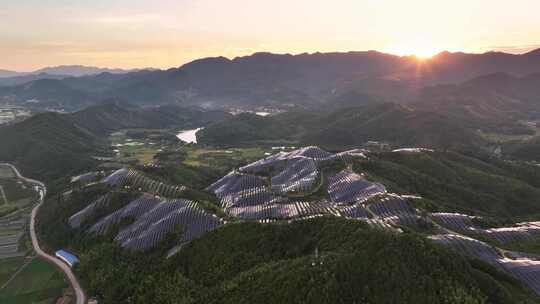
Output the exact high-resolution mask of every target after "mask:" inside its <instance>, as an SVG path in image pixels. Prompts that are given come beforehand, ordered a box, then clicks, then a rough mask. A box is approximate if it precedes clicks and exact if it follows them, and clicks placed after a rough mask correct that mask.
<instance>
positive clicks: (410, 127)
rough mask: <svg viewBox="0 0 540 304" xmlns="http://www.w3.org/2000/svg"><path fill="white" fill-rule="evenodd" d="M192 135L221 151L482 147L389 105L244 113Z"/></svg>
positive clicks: (463, 133) (416, 112)
mask: <svg viewBox="0 0 540 304" xmlns="http://www.w3.org/2000/svg"><path fill="white" fill-rule="evenodd" d="M197 136H198V138H199V140H200V142H201V143H206V144H217V145H223V146H233V145H246V144H248V145H249V144H260V143H265V142H266V143H272V142H273V141H276V142H279V141H280V140H283V139H285V140H288V141H291V142H295V143H300V144H303V145H317V146H321V147H324V148H328V149H334V150H340V149H345V148H353V147H358V146H360V145H362V144H364V143H366V142H367V141H381V142H389V143H392V144H394V145H396V146H422V147H432V148H437V149H457V150H468V149H475V148H481V147H483V146H485V145H486V142H485V141H484V140H483V139H482V138H480V137H479V136H478V135H476V134H475V133H474V132H473V131H472V130H470V129H467V128H465V127H463V126H462V125H461V124H460V122H459V121H456V120H452V119H450V118H449V117H446V116H444V115H441V114H438V113H435V112H428V111H423V110H420V109H415V108H413V107H407V106H403V105H397V104H391V103H385V104H375V105H370V106H364V107H354V108H342V109H337V110H334V111H332V112H330V113H327V112H326V111H325V110H321V111H303V110H300V111H295V112H289V113H284V114H280V115H276V116H270V117H259V116H256V115H252V114H243V115H238V116H235V117H233V118H231V119H228V120H225V121H221V122H217V123H214V124H211V125H210V126H208V127H207V128H206V129H204V130H202V131H200V132H199V133H198V134H197Z"/></svg>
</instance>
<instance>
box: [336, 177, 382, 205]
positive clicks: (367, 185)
mask: <svg viewBox="0 0 540 304" xmlns="http://www.w3.org/2000/svg"><path fill="white" fill-rule="evenodd" d="M385 192H386V188H385V187H384V186H383V185H381V184H378V183H372V182H370V181H368V180H366V179H365V178H364V177H363V176H361V175H359V174H357V173H355V172H353V171H351V170H343V171H341V172H339V173H338V174H336V175H334V176H332V177H331V178H330V179H329V184H328V194H329V195H330V198H331V199H332V201H334V202H336V203H338V204H350V203H354V202H358V201H366V200H367V199H369V198H370V197H373V196H374V195H377V194H382V193H385Z"/></svg>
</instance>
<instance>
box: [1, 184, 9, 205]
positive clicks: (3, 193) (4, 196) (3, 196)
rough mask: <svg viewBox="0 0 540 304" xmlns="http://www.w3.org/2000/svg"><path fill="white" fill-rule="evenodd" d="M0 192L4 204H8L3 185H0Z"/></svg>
mask: <svg viewBox="0 0 540 304" xmlns="http://www.w3.org/2000/svg"><path fill="white" fill-rule="evenodd" d="M0 192H2V198H4V204H6V205H7V204H8V200H7V197H6V193H5V192H4V187H2V186H0Z"/></svg>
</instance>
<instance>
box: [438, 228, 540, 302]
mask: <svg viewBox="0 0 540 304" xmlns="http://www.w3.org/2000/svg"><path fill="white" fill-rule="evenodd" d="M429 238H430V239H432V240H435V241H436V242H438V243H441V244H444V245H447V246H451V247H453V248H455V249H456V250H457V251H458V252H461V253H465V254H467V255H470V256H473V257H476V258H478V259H481V260H483V261H485V262H487V263H490V264H492V265H494V266H496V267H498V268H500V269H502V270H505V271H507V272H508V273H509V274H510V275H512V276H514V277H515V278H516V279H518V280H520V281H522V282H523V283H525V284H526V285H527V286H529V287H530V288H531V289H532V290H533V291H534V292H535V293H536V294H537V295H539V296H540V261H539V260H538V257H527V256H524V255H522V254H519V253H516V252H508V251H505V252H504V253H502V252H501V251H499V250H498V249H497V248H495V247H493V246H490V245H488V244H486V243H484V242H481V241H478V240H475V239H473V238H469V237H466V236H463V235H457V234H440V235H434V236H430V237H429Z"/></svg>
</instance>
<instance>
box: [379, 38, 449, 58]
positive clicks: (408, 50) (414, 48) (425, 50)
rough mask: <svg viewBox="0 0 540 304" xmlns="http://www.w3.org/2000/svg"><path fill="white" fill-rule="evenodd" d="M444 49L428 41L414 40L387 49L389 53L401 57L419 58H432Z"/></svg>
mask: <svg viewBox="0 0 540 304" xmlns="http://www.w3.org/2000/svg"><path fill="white" fill-rule="evenodd" d="M444 50H445V49H444V48H442V47H438V46H436V45H434V44H430V43H429V42H428V41H421V40H416V41H415V40H413V41H409V42H404V43H401V44H396V45H395V46H390V47H388V48H387V49H386V51H387V52H389V53H392V54H395V55H399V56H416V57H418V58H422V59H427V58H431V57H433V56H435V55H437V54H438V53H440V52H442V51H444Z"/></svg>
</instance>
